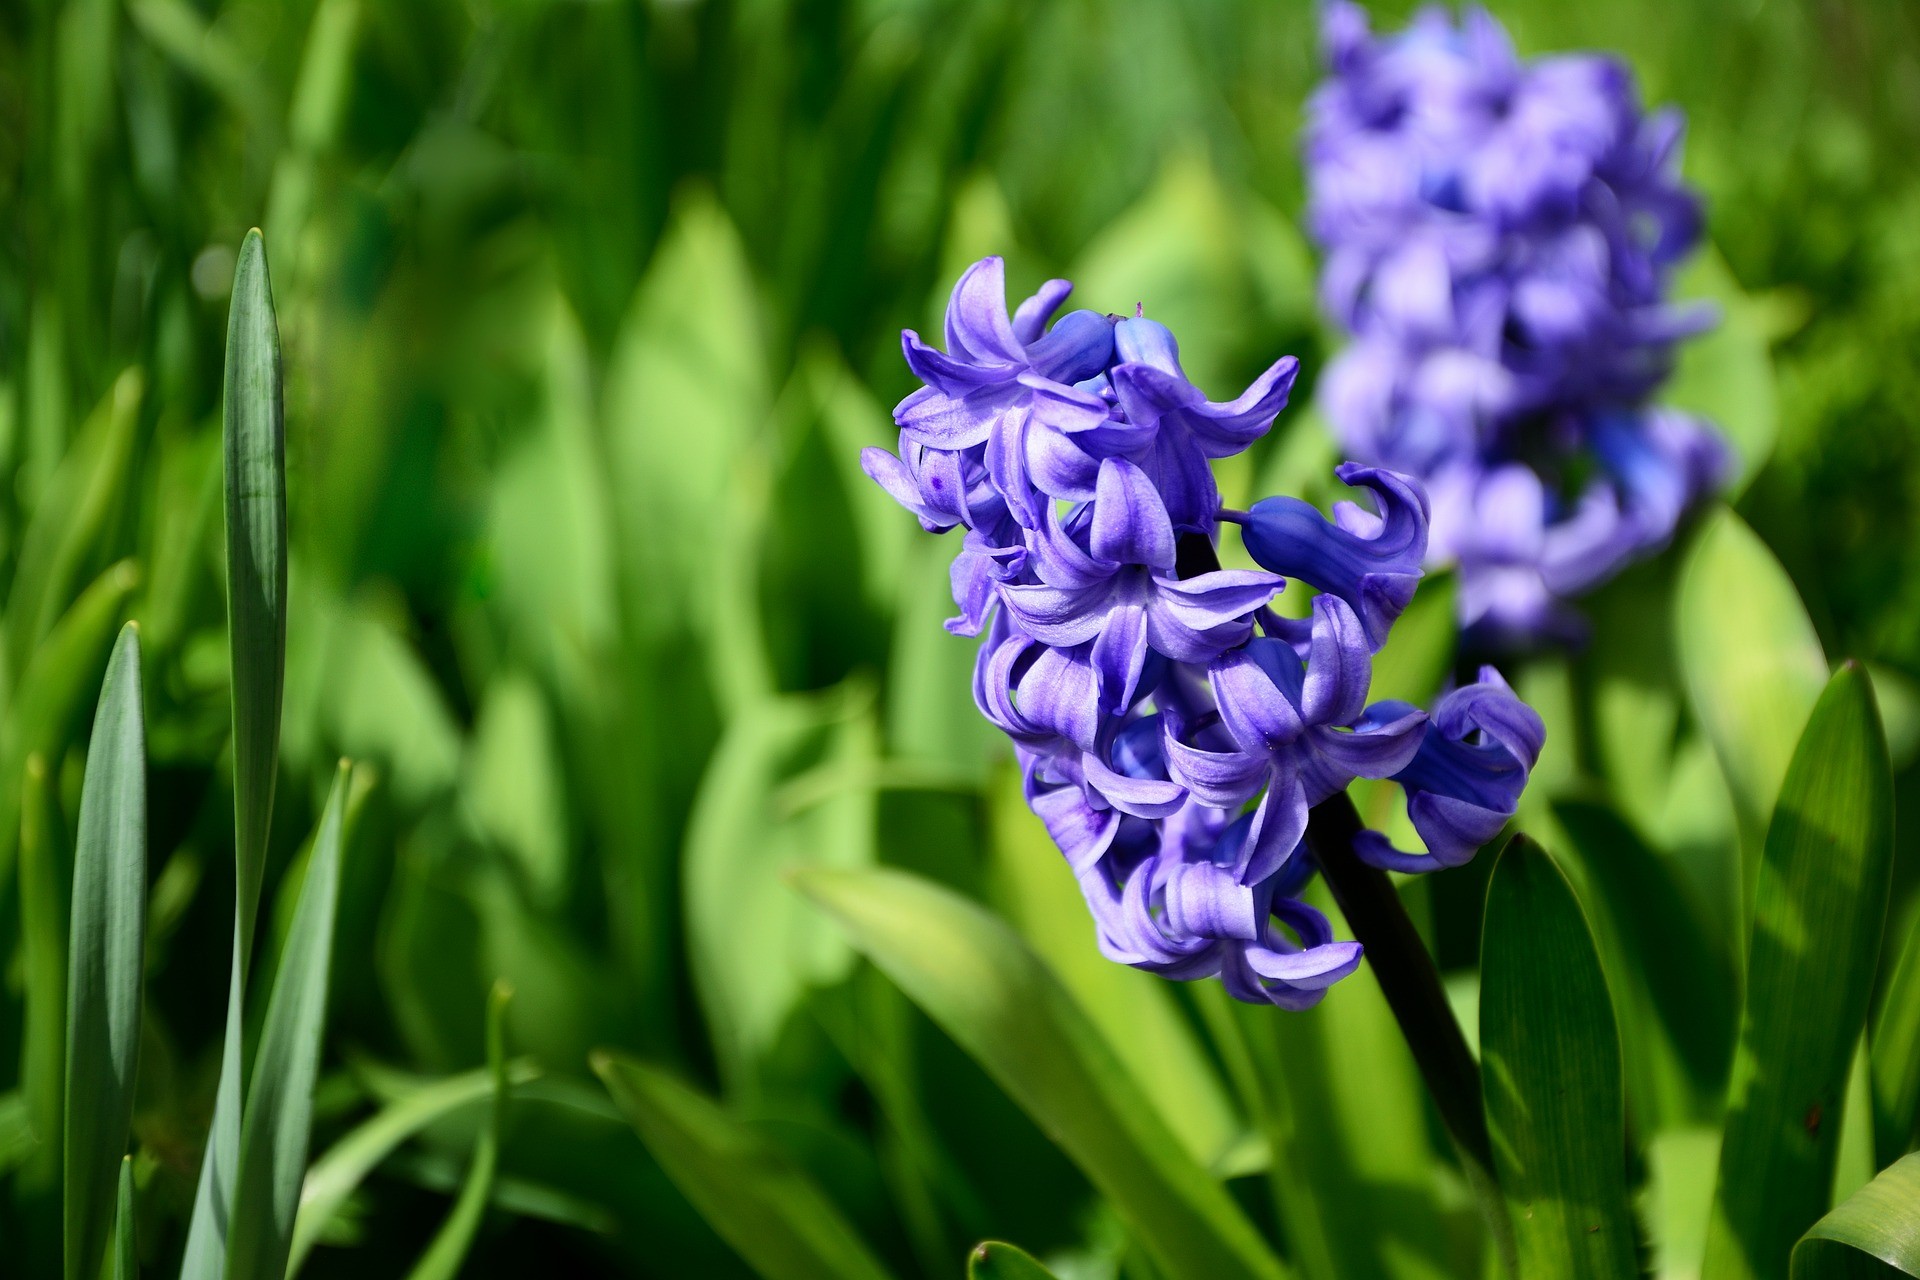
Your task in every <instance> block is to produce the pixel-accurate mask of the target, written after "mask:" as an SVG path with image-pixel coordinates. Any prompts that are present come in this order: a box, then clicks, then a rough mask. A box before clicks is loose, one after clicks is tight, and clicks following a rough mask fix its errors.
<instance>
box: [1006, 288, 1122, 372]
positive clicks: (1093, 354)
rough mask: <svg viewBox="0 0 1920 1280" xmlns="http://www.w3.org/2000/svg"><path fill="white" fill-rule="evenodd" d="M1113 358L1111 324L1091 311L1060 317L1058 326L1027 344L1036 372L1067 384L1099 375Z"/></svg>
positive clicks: (1030, 361)
mask: <svg viewBox="0 0 1920 1280" xmlns="http://www.w3.org/2000/svg"><path fill="white" fill-rule="evenodd" d="M1056 283H1064V282H1063V281H1062V282H1056ZM1062 296H1064V295H1062ZM1112 357H1113V322H1112V321H1110V320H1108V319H1107V318H1106V317H1105V316H1103V315H1100V314H1099V313H1098V312H1094V311H1074V312H1070V313H1068V314H1067V315H1064V316H1061V317H1060V323H1058V324H1056V325H1054V326H1053V328H1052V329H1050V330H1049V331H1048V332H1047V334H1046V336H1044V337H1042V338H1039V339H1037V340H1034V341H1030V342H1029V343H1028V345H1027V351H1026V358H1027V360H1028V362H1029V363H1030V364H1031V365H1032V367H1033V371H1034V372H1035V373H1037V374H1039V375H1040V376H1041V377H1043V378H1048V379H1051V380H1052V381H1054V382H1062V383H1067V384H1069V385H1071V384H1072V383H1075V382H1080V381H1083V380H1084V379H1087V378H1091V377H1093V376H1094V375H1096V374H1098V373H1100V372H1101V371H1103V370H1104V369H1105V368H1106V367H1107V362H1108V361H1109V360H1110V359H1112Z"/></svg>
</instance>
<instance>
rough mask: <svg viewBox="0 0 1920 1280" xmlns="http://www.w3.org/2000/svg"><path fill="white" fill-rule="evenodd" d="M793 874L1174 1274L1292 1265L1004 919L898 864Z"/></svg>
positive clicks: (1268, 1272)
mask: <svg viewBox="0 0 1920 1280" xmlns="http://www.w3.org/2000/svg"><path fill="white" fill-rule="evenodd" d="M794 879H795V883H796V884H797V885H798V886H799V887H800V889H801V890H802V892H804V893H806V894H807V895H808V896H809V897H811V898H813V899H814V901H816V902H817V903H819V904H820V905H821V906H822V907H823V908H825V909H826V911H827V913H828V914H829V915H831V916H832V917H833V918H834V919H835V920H837V921H838V922H839V924H840V926H841V928H842V929H843V930H844V931H845V932H846V934H847V936H848V938H849V939H850V940H851V941H852V942H853V944H854V946H855V947H857V948H858V949H859V950H861V951H862V952H864V953H865V954H866V955H867V956H868V958H869V959H871V960H872V961H873V962H874V963H875V964H876V965H878V966H879V967H880V969H881V971H882V972H884V973H885V974H886V975H887V976H888V977H890V978H892V979H893V981H894V982H895V983H896V984H897V985H898V986H899V987H900V988H901V989H902V990H903V991H905V992H906V993H907V995H908V996H909V997H910V998H911V999H912V1000H913V1001H914V1002H915V1003H916V1004H918V1005H919V1006H920V1007H921V1008H922V1009H924V1010H925V1011H926V1012H927V1014H928V1015H929V1016H930V1017H931V1018H932V1019H933V1020H934V1021H935V1022H936V1023H938V1024H939V1025H940V1026H941V1028H942V1029H944V1030H945V1031H946V1033H947V1034H948V1035H950V1036H952V1037H953V1039H954V1040H955V1041H956V1042H958V1043H959V1045H960V1047H961V1048H963V1049H965V1050H966V1051H967V1052H968V1053H969V1054H971V1055H972V1056H973V1057H974V1059H975V1060H976V1061H978V1062H979V1063H980V1065H981V1066H982V1067H984V1068H985V1069H986V1071H987V1073H988V1074H989V1075H991V1076H992V1077H993V1078H994V1079H995V1080H996V1081H997V1082H998V1083H999V1085H1000V1087H1001V1088H1002V1089H1005V1090H1006V1091H1007V1094H1008V1096H1010V1097H1011V1098H1012V1099H1013V1100H1014V1101H1015V1102H1017V1103H1019V1104H1020V1106H1021V1107H1022V1109H1024V1110H1025V1111H1026V1112H1027V1114H1028V1115H1030V1116H1032V1117H1033V1119H1034V1121H1035V1122H1036V1123H1037V1124H1039V1126H1040V1127H1041V1129H1043V1130H1044V1131H1045V1132H1046V1133H1047V1134H1048V1135H1049V1136H1051V1137H1052V1138H1053V1140H1054V1141H1055V1142H1056V1143H1058V1144H1059V1146H1060V1148H1061V1150H1063V1151H1064V1152H1066V1154H1067V1155H1068V1156H1069V1157H1070V1158H1071V1159H1073V1161H1074V1162H1075V1163H1076V1164H1078V1165H1079V1166H1080V1168H1081V1169H1082V1170H1083V1171H1085V1173H1086V1175H1087V1177H1088V1178H1089V1179H1090V1180H1091V1181H1092V1182H1093V1184H1094V1185H1095V1186H1097V1187H1098V1188H1100V1190H1101V1191H1102V1192H1103V1193H1104V1194H1105V1195H1106V1196H1107V1198H1108V1199H1109V1200H1110V1201H1112V1203H1113V1205H1114V1207H1115V1208H1116V1209H1118V1210H1119V1212H1120V1214H1121V1216H1122V1217H1123V1218H1125V1219H1126V1221H1127V1223H1128V1225H1129V1227H1130V1228H1132V1230H1133V1231H1134V1233H1135V1235H1136V1236H1137V1238H1138V1239H1139V1241H1140V1243H1141V1244H1142V1245H1143V1246H1144V1247H1145V1248H1146V1250H1147V1251H1148V1252H1149V1253H1150V1254H1151V1255H1153V1257H1154V1258H1155V1260H1156V1261H1157V1262H1159V1263H1160V1265H1161V1266H1162V1267H1164V1268H1165V1269H1166V1270H1167V1271H1168V1272H1169V1273H1170V1274H1171V1275H1173V1276H1175V1277H1186V1276H1225V1275H1233V1276H1256V1277H1278V1276H1281V1275H1284V1274H1285V1272H1284V1270H1283V1269H1282V1267H1281V1266H1280V1263H1279V1261H1278V1260H1277V1259H1275V1258H1274V1256H1273V1255H1272V1253H1270V1252H1269V1251H1268V1249H1267V1247H1266V1245H1265V1243H1264V1242H1263V1241H1262V1240H1261V1239H1260V1237H1259V1235H1258V1234H1257V1233H1256V1232H1255V1231H1254V1229H1253V1226H1252V1224H1251V1223H1249V1222H1248V1221H1247V1219H1246V1218H1245V1217H1244V1216H1243V1215H1242V1214H1241V1212H1240V1210H1239V1208H1238V1207H1237V1206H1236V1205H1235V1204H1234V1202H1233V1200H1232V1199H1231V1198H1230V1197H1229V1196H1228V1195H1227V1193H1226V1192H1225V1190H1224V1189H1222V1188H1221V1186H1220V1184H1219V1183H1217V1182H1215V1181H1214V1180H1213V1179H1212V1177H1210V1176H1209V1175H1208V1174H1207V1173H1206V1171H1205V1170H1203V1169H1201V1168H1200V1166H1199V1165H1198V1164H1196V1163H1195V1162H1194V1160H1193V1158H1192V1157H1191V1156H1189V1155H1188V1154H1187V1153H1186V1151H1185V1150H1184V1149H1183V1148H1182V1147H1181V1146H1180V1143H1179V1140H1178V1139H1177V1138H1175V1137H1174V1135H1173V1134H1172V1132H1171V1131H1169V1130H1168V1129H1167V1127H1166V1125H1165V1123H1164V1122H1163V1121H1162V1120H1161V1119H1160V1117H1159V1114H1158V1112H1157V1111H1155V1110H1154V1109H1153V1108H1152V1107H1151V1106H1150V1105H1149V1104H1148V1103H1147V1100H1146V1099H1145V1097H1144V1096H1143V1095H1142V1094H1141V1092H1140V1089H1139V1087H1138V1086H1137V1085H1136V1084H1135V1083H1134V1082H1133V1079H1132V1078H1131V1077H1130V1076H1129V1075H1128V1074H1127V1072H1126V1069H1125V1068H1124V1067H1123V1066H1122V1065H1121V1064H1120V1062H1119V1061H1118V1059H1116V1058H1115V1057H1114V1055H1113V1051H1112V1050H1111V1049H1109V1048H1108V1047H1107V1044H1106V1042H1105V1040H1104V1039H1103V1038H1102V1037H1101V1035H1100V1033H1099V1032H1098V1031H1097V1030H1096V1029H1095V1028H1094V1026H1093V1024H1092V1023H1091V1022H1090V1021H1089V1020H1088V1017H1087V1015H1086V1013H1085V1012H1084V1011H1082V1009H1081V1008H1080V1006H1079V1005H1078V1004H1076V1003H1075V1002H1074V1000H1073V998H1072V997H1071V996H1070V995H1069V994H1068V993H1067V991H1066V989H1065V988H1064V987H1063V986H1062V985H1061V983H1060V980H1059V979H1058V978H1056V977H1055V976H1054V975H1053V973H1052V971H1051V970H1049V969H1048V968H1047V967H1046V966H1045V965H1044V964H1043V963H1042V962H1041V961H1040V960H1039V958H1038V957H1036V956H1035V955H1034V954H1033V952H1032V950H1031V949H1029V948H1028V946H1027V945H1026V944H1025V943H1024V942H1023V941H1021V940H1020V938H1019V937H1018V936H1017V935H1015V934H1014V933H1013V932H1012V931H1011V930H1010V929H1009V928H1007V926H1006V925H1005V924H1003V923H1002V922H1001V921H999V920H998V919H996V918H995V917H993V916H991V915H989V914H988V913H987V912H985V911H983V910H981V909H980V908H979V907H977V906H975V905H974V904H972V903H970V902H968V901H966V900H965V899H963V898H960V897H958V896H957V895H955V894H953V893H952V892H950V891H948V890H946V889H942V888H940V887H939V886H937V885H934V884H932V883H931V882H929V881H926V880H922V879H920V878H918V877H915V876H910V875H905V874H902V873H900V872H895V871H879V870H874V871H840V870H831V871H830V870H826V869H813V870H808V871H804V872H801V873H799V874H798V875H796V876H795V878H794Z"/></svg>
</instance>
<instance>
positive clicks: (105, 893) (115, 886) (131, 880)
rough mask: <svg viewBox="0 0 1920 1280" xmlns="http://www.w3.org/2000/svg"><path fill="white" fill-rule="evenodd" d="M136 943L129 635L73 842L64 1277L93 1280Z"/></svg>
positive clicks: (129, 1111)
mask: <svg viewBox="0 0 1920 1280" xmlns="http://www.w3.org/2000/svg"><path fill="white" fill-rule="evenodd" d="M146 938H147V744H146V724H145V720H144V716H143V712H142V710H141V702H140V633H139V631H138V629H136V628H135V627H134V626H133V624H131V623H129V624H127V626H125V627H123V628H122V629H121V631H120V639H119V640H118V641H117V642H116V643H115V644H114V647H113V657H112V658H111V659H110V660H109V661H108V663H107V677H106V680H105V681H104V682H103V683H102V685H101V687H100V705H99V709H98V710H97V711H96V712H95V714H94V720H93V737H92V740H91V742H90V744H89V746H88V749H87V775H86V783H85V785H84V786H83V787H82V789H81V793H80V824H79V829H78V833H77V834H76V836H75V839H74V854H73V914H72V921H71V924H70V927H69V931H68V951H67V1101H66V1145H65V1152H66V1158H65V1161H64V1175H65V1176H64V1184H65V1187H66V1197H65V1224H66V1230H65V1238H66V1276H67V1280H94V1277H95V1276H97V1275H98V1274H99V1272H100V1263H101V1259H102V1258H103V1257H104V1256H105V1254H106V1249H107V1236H108V1232H109V1230H110V1229H111V1227H112V1224H113V1212H114V1199H115V1195H116V1189H117V1182H118V1177H119V1170H120V1158H121V1157H122V1156H124V1155H125V1154H126V1150H127V1133H128V1129H129V1126H130V1125H131V1124H132V1121H133V1090H134V1075H135V1072H136V1071H137V1070H138V1067H139V1060H140V987H141V977H142V973H143V971H144V967H145V963H146Z"/></svg>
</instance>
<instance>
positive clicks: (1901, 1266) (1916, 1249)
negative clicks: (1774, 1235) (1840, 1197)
mask: <svg viewBox="0 0 1920 1280" xmlns="http://www.w3.org/2000/svg"><path fill="white" fill-rule="evenodd" d="M1897 1275H1898V1276H1920V1154H1915V1155H1910V1156H1908V1157H1906V1158H1905V1159H1903V1160H1901V1161H1899V1162H1898V1163H1896V1164H1893V1165H1890V1166H1888V1167H1887V1168H1886V1169H1884V1170H1882V1171H1881V1173H1880V1176H1879V1177H1877V1178H1875V1179H1874V1180H1873V1181H1872V1182H1869V1183H1868V1184H1867V1185H1866V1186H1864V1187H1862V1188H1860V1190H1858V1191H1856V1192H1854V1193H1853V1194H1852V1195H1851V1196H1849V1197H1847V1199H1846V1201H1845V1202H1844V1203H1842V1204H1840V1205H1838V1206H1837V1207H1836V1208H1835V1209H1834V1210H1833V1212H1831V1213H1829V1214H1828V1215H1827V1216H1826V1217H1824V1218H1822V1219H1820V1221H1818V1222H1816V1223H1814V1224H1813V1228H1812V1230H1810V1231H1808V1232H1807V1234H1806V1235H1804V1236H1802V1237H1801V1239H1800V1243H1798V1244H1797V1245H1795V1246H1794V1248H1793V1280H1871V1278H1873V1277H1887V1276H1897Z"/></svg>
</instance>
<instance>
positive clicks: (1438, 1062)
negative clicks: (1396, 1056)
mask: <svg viewBox="0 0 1920 1280" xmlns="http://www.w3.org/2000/svg"><path fill="white" fill-rule="evenodd" d="M1360 831H1361V824H1360V815H1359V813H1358V812H1356V811H1355V809H1354V807H1353V801H1352V800H1350V799H1348V798H1347V795H1346V793H1345V792H1341V793H1340V794H1338V795H1336V796H1334V797H1332V798H1331V799H1329V800H1326V801H1324V802H1322V803H1320V804H1318V805H1315V806H1314V808H1313V811H1312V813H1311V814H1309V815H1308V818H1307V850H1308V852H1309V853H1311V854H1312V855H1313V860H1314V863H1315V865H1317V866H1318V867H1319V868H1320V874H1321V875H1322V876H1324V877H1325V878H1326V881H1327V887H1328V888H1329V889H1331V890H1332V891H1333V899H1334V901H1335V902H1337V903H1338V904H1339V906H1340V913H1341V914H1342V915H1344V916H1345V917H1346V918H1347V925H1348V927H1349V928H1351V929H1352V930H1353V936H1354V938H1355V939H1356V940H1358V941H1359V943H1360V945H1361V946H1363V947H1365V948H1366V951H1367V964H1368V965H1369V966H1370V967H1371V968H1372V970H1373V976H1374V977H1375V978H1376V979H1377V980H1378V981H1379V983H1380V990H1381V993H1382V994H1383V995H1385V996H1386V998H1387V1005H1388V1007H1389V1008H1391V1009H1392V1010H1393V1016H1394V1018H1395V1020H1396V1021H1398V1022H1399V1024H1400V1034H1401V1035H1402V1036H1404V1037H1405V1038H1406V1041H1407V1047H1408V1048H1409V1049H1411V1050H1413V1059H1414V1061H1415V1062H1416V1063H1417V1064H1419V1067H1420V1075H1421V1077H1422V1078H1423V1079H1424V1080H1425V1081H1426V1082H1427V1091H1428V1092H1429V1093H1431V1094H1432V1095H1433V1101H1434V1105H1435V1106H1436V1107H1437V1108H1438V1109H1439V1112H1440V1120H1441V1123H1443V1124H1444V1125H1446V1129H1447V1133H1448V1134H1449V1135H1450V1136H1451V1137H1452V1138H1453V1145H1454V1148H1455V1150H1457V1151H1458V1152H1459V1154H1460V1163H1461V1165H1462V1167H1463V1168H1464V1170H1465V1172H1466V1176H1467V1182H1468V1184H1469V1186H1470V1187H1471V1188H1472V1190H1473V1196H1474V1199H1475V1201H1477V1202H1478V1203H1479V1206H1480V1212H1481V1214H1482V1216H1484V1217H1485V1218H1486V1222H1487V1229H1488V1230H1489V1231H1490V1232H1492V1234H1493V1242H1494V1247H1495V1248H1496V1249H1498V1250H1499V1252H1500V1259H1501V1262H1502V1263H1503V1264H1504V1267H1505V1271H1506V1274H1508V1275H1514V1274H1516V1262H1517V1260H1516V1257H1515V1254H1514V1245H1513V1224H1512V1223H1511V1222H1510V1221H1508V1219H1507V1210H1506V1202H1505V1201H1504V1200H1502V1199H1501V1196H1500V1188H1499V1184H1498V1183H1497V1182H1496V1181H1495V1179H1494V1173H1493V1149H1492V1145H1491V1144H1490V1142H1489V1141H1488V1138H1487V1117H1486V1112H1485V1111H1484V1110H1482V1108H1481V1102H1480V1067H1479V1064H1478V1063H1476V1062H1475V1061H1474V1060H1473V1051H1472V1050H1470V1049H1468V1048H1467V1041H1466V1037H1465V1036H1463V1035H1462V1034H1461V1033H1460V1024H1459V1022H1458V1021H1456V1020H1455V1018H1454V1016H1453V1006H1452V1005H1450V1004H1449V1003H1448V1002H1447V992H1446V988H1445V987H1443V986H1442V985H1441V982H1440V971H1439V970H1438V969H1436V968H1434V965H1433V957H1432V956H1431V955H1429V954H1428V953H1427V947H1426V943H1424V942H1423V941H1421V938H1420V934H1419V931H1418V930H1416V929H1415V928H1414V927H1413V920H1412V918H1411V917H1409V916H1408V915H1407V909H1406V906H1405V905H1404V904H1403V903H1402V902H1401V901H1400V895H1399V893H1398V892H1397V891H1396V890H1395V889H1394V887H1393V881H1391V880H1390V879H1388V878H1387V873H1386V872H1384V871H1381V870H1380V869H1379V868H1377V867H1370V866H1368V865H1367V864H1366V863H1364V862H1362V861H1360V859H1359V858H1358V857H1357V856H1355V854H1354V852H1353V842H1354V837H1356V836H1358V835H1359V834H1360Z"/></svg>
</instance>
